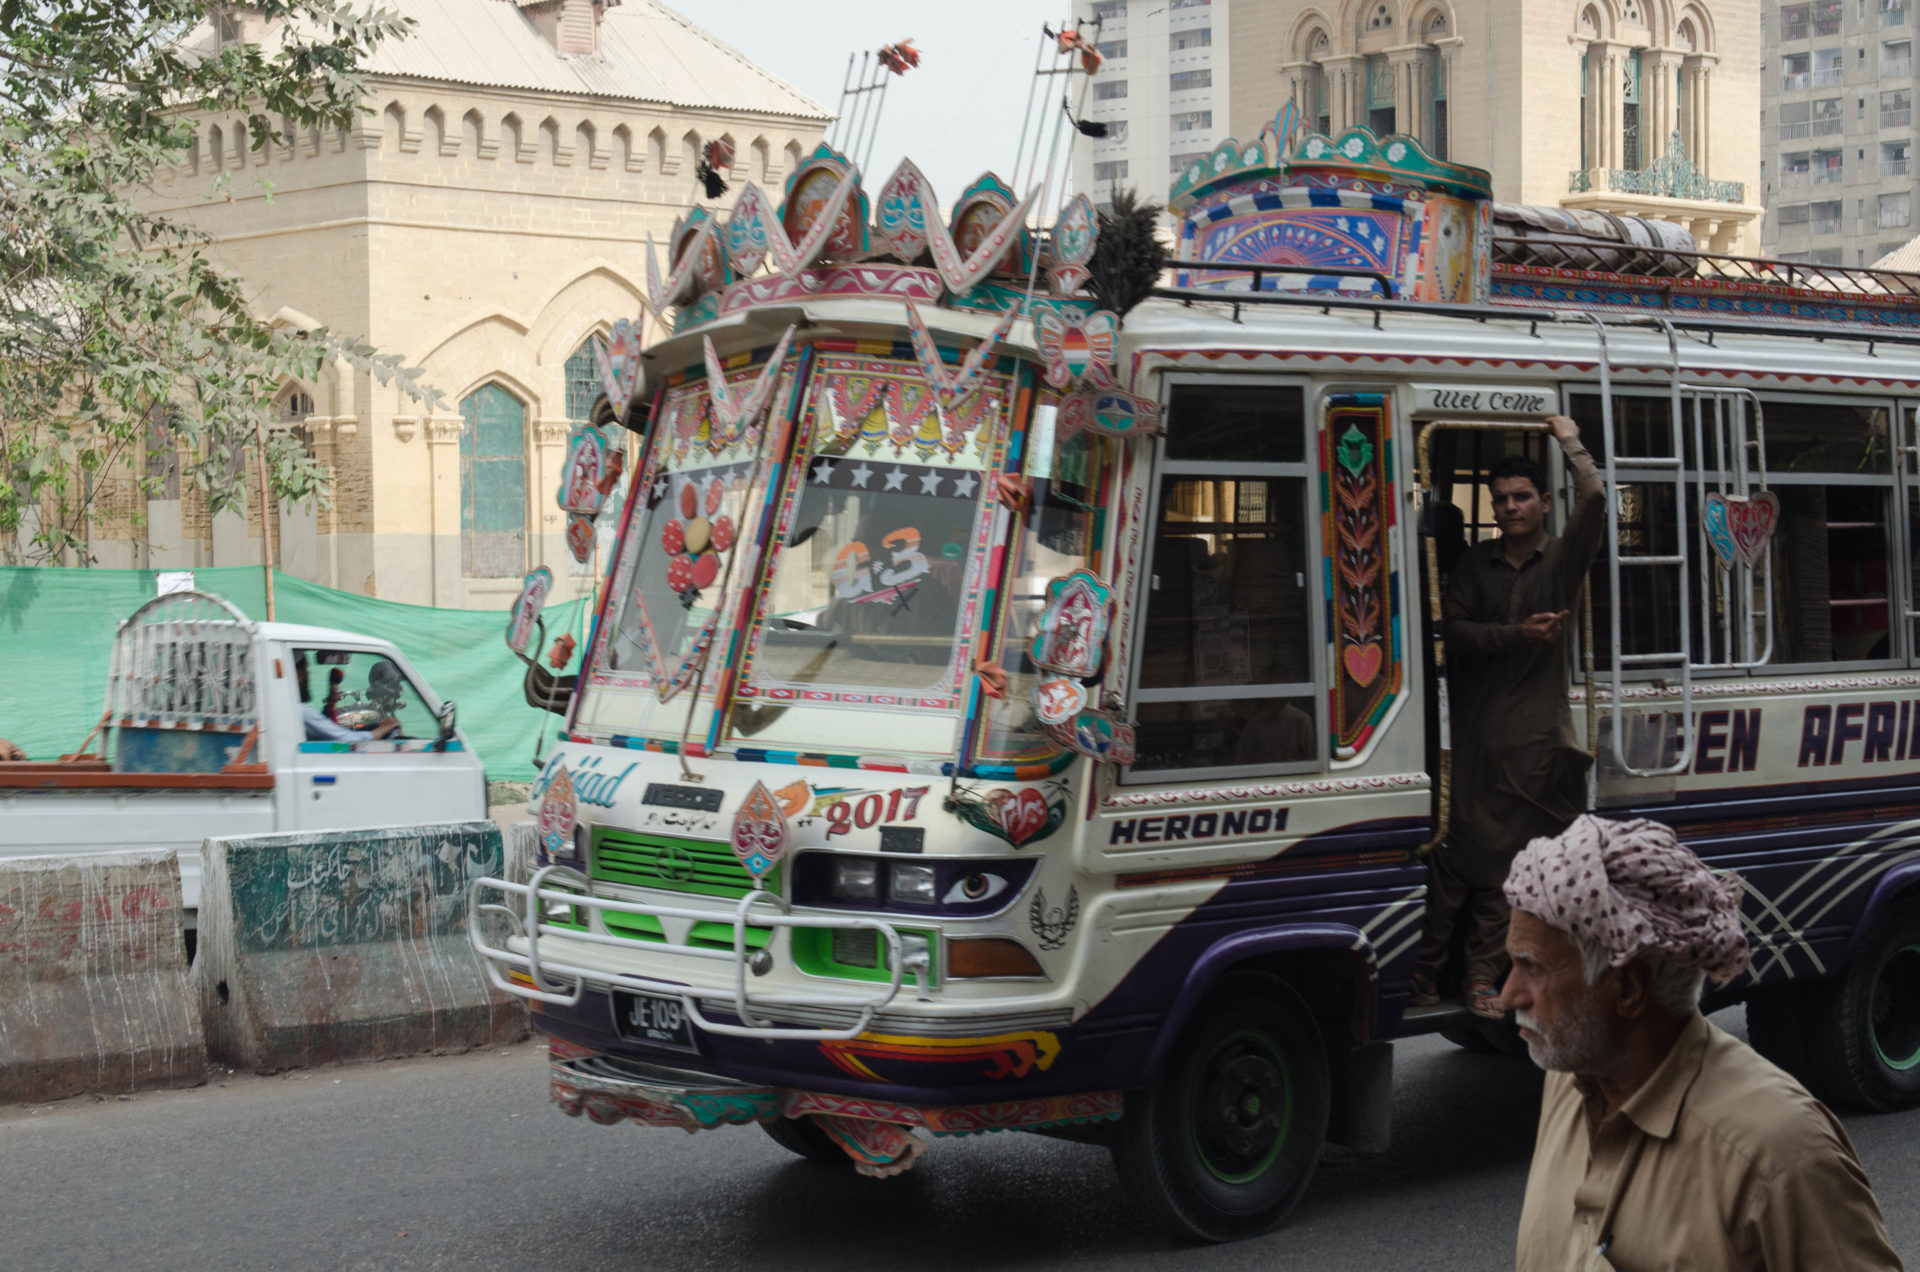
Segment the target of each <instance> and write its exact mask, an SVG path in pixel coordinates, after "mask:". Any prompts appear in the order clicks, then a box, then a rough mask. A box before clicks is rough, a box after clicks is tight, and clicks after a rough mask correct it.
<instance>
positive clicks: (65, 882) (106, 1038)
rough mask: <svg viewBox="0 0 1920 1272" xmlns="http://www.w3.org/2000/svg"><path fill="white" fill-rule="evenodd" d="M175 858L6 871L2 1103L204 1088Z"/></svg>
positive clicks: (1, 895)
mask: <svg viewBox="0 0 1920 1272" xmlns="http://www.w3.org/2000/svg"><path fill="white" fill-rule="evenodd" d="M183 923H184V920H183V918H182V914H181V908H180V862H179V859H178V858H176V857H175V856H174V854H173V853H171V852H159V853H135V852H127V853H99V854H95V853H89V854H87V855H86V856H85V857H83V858H79V859H73V858H66V857H18V858H14V859H12V860H8V861H0V1100H4V1101H8V1102H13V1101H19V1100H53V1099H59V1098H61V1097H63V1096H69V1095H79V1094H81V1093H82V1092H87V1091H102V1092H104V1091H112V1092H124V1091H138V1090H142V1089H147V1088H154V1087H188V1086H199V1085H200V1084H201V1083H203V1082H205V1081H206V1080H207V1047H206V1039H205V1037H204V1035H203V1034H202V1033H201V1029H200V1013H199V1010H198V1004H197V1002H196V1001H195V999H194V995H193V990H192V986H191V985H190V984H189V982H188V979H187V953H186V944H185V942H184V940H183V937H182V926H183Z"/></svg>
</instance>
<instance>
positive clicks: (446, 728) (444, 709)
mask: <svg viewBox="0 0 1920 1272" xmlns="http://www.w3.org/2000/svg"><path fill="white" fill-rule="evenodd" d="M453 715H454V706H453V703H451V702H443V703H441V704H440V711H439V713H438V715H437V717H436V718H437V719H438V720H439V721H440V738H439V740H438V741H436V742H435V743H434V744H433V749H434V750H436V751H444V750H446V749H447V743H449V742H451V741H452V740H453Z"/></svg>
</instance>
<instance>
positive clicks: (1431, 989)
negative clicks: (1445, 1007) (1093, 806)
mask: <svg viewBox="0 0 1920 1272" xmlns="http://www.w3.org/2000/svg"><path fill="white" fill-rule="evenodd" d="M1439 1005H1440V986H1439V985H1437V984H1436V983H1435V982H1434V978H1433V973H1432V972H1429V971H1426V970H1424V969H1422V970H1420V971H1416V972H1415V973H1414V974H1413V990H1412V992H1411V993H1409V994H1408V995H1407V1006H1409V1007H1438V1006H1439Z"/></svg>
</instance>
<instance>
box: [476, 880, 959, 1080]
mask: <svg viewBox="0 0 1920 1272" xmlns="http://www.w3.org/2000/svg"><path fill="white" fill-rule="evenodd" d="M550 880H551V881H553V882H554V883H557V884H560V885H563V886H559V887H548V886H547V885H548V882H549V881H550ZM591 887H592V881H591V880H589V879H588V878H587V876H586V875H584V874H581V873H580V872H579V871H577V870H573V869H571V868H569V867H566V866H543V867H541V868H540V869H539V870H537V871H536V872H535V873H534V875H533V877H532V878H531V879H529V880H528V881H527V882H525V883H512V882H509V881H508V880H505V879H496V878H491V877H489V878H484V879H476V880H474V882H473V884H472V886H471V889H470V890H469V893H468V897H467V902H468V904H467V939H468V940H469V942H471V944H472V945H473V949H474V952H475V953H477V954H478V955H479V956H480V959H481V961H482V963H483V964H484V965H485V966H486V969H487V978H488V979H489V980H491V981H492V982H493V984H494V986H495V988H497V989H500V990H502V991H504V992H505V993H509V994H513V995H515V996H517V997H520V998H526V999H530V1000H532V1001H535V1002H542V1003H553V1004H555V1005H557V1006H562V1007H571V1006H575V1005H576V1004H578V1003H579V1001H580V997H581V995H582V994H583V993H584V992H585V990H586V985H587V981H588V979H589V978H591V979H592V980H594V981H595V982H599V981H605V982H606V984H607V987H608V988H609V989H625V990H632V991H636V992H639V993H647V994H658V995H663V996H665V997H668V998H677V999H679V1000H680V1002H681V1004H682V1006H684V1007H685V1009H686V1012H687V1017H688V1019H689V1020H690V1021H691V1022H692V1023H693V1024H694V1025H695V1026H696V1027H698V1028H700V1029H703V1030H706V1031H707V1032H708V1033H715V1034H723V1035H726V1036H729V1037H735V1038H782V1039H788V1040H792V1041H801V1042H806V1041H820V1042H831V1041H843V1040H846V1039H849V1038H857V1037H859V1036H860V1035H861V1034H862V1033H864V1032H866V1029H867V1027H868V1025H870V1024H871V1023H872V1021H873V1017H874V1013H876V1012H878V1011H880V1010H881V1009H883V1008H885V1007H886V1006H887V1005H888V1004H890V1003H892V1002H893V1000H894V999H895V998H896V997H897V996H898V995H899V993H900V989H901V986H902V984H903V983H904V979H905V976H906V975H907V974H908V973H912V974H913V976H914V978H915V980H916V982H917V983H918V984H919V985H920V986H921V988H922V989H924V988H926V981H927V977H928V975H929V973H930V971H931V967H932V959H931V957H930V955H929V951H928V950H927V949H926V948H925V947H924V945H922V944H921V942H920V940H919V938H914V939H913V940H912V941H909V940H906V939H903V938H902V937H901V935H900V933H899V932H897V931H896V930H894V927H893V925H892V924H890V923H887V922H886V921H884V920H882V919H872V918H865V917H861V916H857V915H796V914H793V913H791V912H790V911H789V909H788V906H787V903H786V901H785V900H784V899H782V898H781V897H778V896H776V895H774V894H773V893H771V892H767V891H765V890H764V889H756V890H754V891H751V892H749V893H747V894H746V895H745V896H743V897H741V898H740V900H739V901H738V902H737V903H736V904H735V905H734V907H733V918H732V927H733V948H732V949H713V948H709V947H705V946H698V945H692V944H689V943H686V942H685V941H678V942H677V941H674V940H673V939H672V937H671V935H669V934H666V928H665V925H662V931H663V939H662V940H661V941H658V942H652V941H649V942H647V943H645V944H640V943H638V942H636V941H634V940H633V939H631V938H629V937H620V936H608V935H605V934H604V933H600V932H593V931H579V930H576V929H574V928H571V927H563V926H560V925H556V924H553V923H548V922H546V921H544V920H543V919H542V917H541V915H542V909H543V906H545V905H554V906H567V907H571V908H574V909H583V910H598V911H601V912H611V913H615V914H633V915H640V916H644V917H648V918H654V919H674V920H690V921H691V922H693V923H701V922H714V921H716V920H718V919H720V918H721V913H720V912H716V911H714V910H696V909H691V908H688V907H685V906H675V905H663V904H658V903H655V902H651V901H620V900H616V899H614V898H612V897H596V896H593V895H591V893H590V891H589V889H590V888H591ZM575 889H578V890H577V891H575ZM489 894H498V895H499V896H501V897H502V898H504V899H505V900H503V901H494V900H489V899H487V898H488V896H489ZM513 898H519V901H520V908H518V909H516V908H515V907H514V905H512V904H510V903H509V902H511V900H512V899H513ZM488 915H492V916H495V917H497V918H499V919H503V920H505V922H506V923H507V925H508V927H509V929H510V931H509V933H508V937H507V942H506V943H503V944H502V945H494V944H493V943H492V941H491V940H490V938H489V937H488V935H487V933H486V932H485V931H484V929H483V925H482V920H483V917H484V916H488ZM749 927H757V928H856V929H865V930H868V931H872V932H876V933H878V934H879V936H880V939H881V940H883V941H885V942H886V948H887V967H888V968H889V969H890V975H889V978H888V981H887V984H886V986H885V988H884V989H883V990H882V991H879V992H878V993H876V994H873V995H865V996H863V995H859V994H849V993H846V992H833V991H824V990H821V991H805V992H797V991H791V990H789V991H783V992H777V993H761V994H757V995H750V994H749V993H748V992H747V970H748V950H747V929H748V928H749ZM688 932H689V933H690V932H691V927H690V926H689V928H688ZM543 937H553V938H556V939H559V938H564V939H565V940H567V941H569V942H581V943H585V944H590V945H604V946H607V947H608V948H610V949H617V950H623V951H626V952H628V953H633V952H636V951H641V950H644V951H647V952H654V953H660V954H666V955H670V956H672V957H676V958H693V959H706V960H709V961H713V962H731V963H732V964H733V985H732V989H731V1003H730V1006H731V1009H732V1012H733V1014H734V1016H735V1017H737V1018H738V1019H739V1020H740V1021H741V1023H740V1024H737V1025H735V1024H727V1023H724V1022H722V1021H715V1020H710V1019H708V1018H707V1017H706V1016H705V1015H704V1014H703V1013H702V1012H701V1011H700V1006H699V1003H698V1001H697V997H696V994H695V991H693V990H692V989H690V988H689V987H688V986H686V985H684V984H680V983H677V982H674V981H669V980H663V979H656V978H652V977H647V976H639V975H634V974H632V973H626V972H613V971H604V970H600V969H594V968H586V967H579V966H576V965H574V964H572V963H568V962H566V961H564V959H562V958H559V957H548V956H546V955H543V953H542V951H541V948H540V947H541V940H542V938H543ZM515 939H518V940H521V941H524V942H525V944H526V952H525V953H520V952H518V951H516V950H513V949H511V948H507V944H509V943H511V942H512V941H513V940H515ZM504 968H518V969H520V970H521V971H522V972H524V973H525V974H526V977H527V979H528V980H530V981H531V982H532V984H531V985H522V984H517V983H515V982H514V981H512V980H511V979H509V978H508V977H506V976H505V975H503V974H502V969H504ZM705 996H707V997H709V998H716V999H719V1000H721V1001H726V1000H727V998H728V992H727V991H725V990H719V991H708V992H707V993H706V995H705ZM781 1006H788V1007H838V1008H842V1009H852V1010H854V1011H857V1012H858V1013H859V1016H858V1018H857V1019H856V1020H855V1021H854V1022H853V1023H852V1024H851V1025H848V1026H847V1027H845V1028H843V1029H796V1028H787V1027H783V1026H780V1025H776V1024H775V1023H774V1022H773V1021H771V1020H768V1019H764V1018H762V1017H760V1016H757V1015H755V1011H754V1009H755V1008H756V1007H758V1008H762V1009H764V1008H769V1007H781Z"/></svg>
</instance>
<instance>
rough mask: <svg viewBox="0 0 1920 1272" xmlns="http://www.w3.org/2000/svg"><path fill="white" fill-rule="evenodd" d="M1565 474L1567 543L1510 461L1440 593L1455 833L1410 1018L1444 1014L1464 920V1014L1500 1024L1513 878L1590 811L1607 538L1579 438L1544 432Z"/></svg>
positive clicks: (1569, 428)
mask: <svg viewBox="0 0 1920 1272" xmlns="http://www.w3.org/2000/svg"><path fill="white" fill-rule="evenodd" d="M1547 425H1548V427H1549V428H1550V429H1551V430H1552V431H1553V436H1554V440H1555V441H1557V442H1558V443H1559V444H1560V450H1561V453H1562V454H1563V455H1565V456H1566V461H1567V467H1568V469H1569V470H1571V472H1572V473H1573V492H1574V497H1573V507H1572V508H1571V509H1569V511H1568V516H1567V526H1566V533H1565V534H1563V535H1561V536H1560V537H1559V538H1555V537H1554V536H1552V535H1550V534H1548V533H1547V516H1548V514H1549V513H1550V512H1551V511H1552V509H1553V493H1552V491H1551V490H1550V489H1549V487H1548V483H1547V474H1546V470H1545V469H1544V468H1543V467H1541V465H1540V464H1538V463H1536V462H1535V461H1534V460H1533V459H1531V458H1529V457H1527V456H1525V455H1508V456H1507V457H1505V458H1504V459H1501V460H1499V461H1498V462H1496V463H1495V464H1494V465H1493V467H1492V469H1490V470H1489V471H1488V474H1487V494H1488V498H1489V502H1491V504H1492V505H1493V519H1494V523H1495V524H1496V525H1498V526H1499V527H1500V537H1499V538H1497V539H1489V540H1487V541H1485V542H1482V543H1476V544H1474V545H1473V546H1472V547H1470V548H1468V549H1467V550H1466V552H1465V553H1463V554H1462V555H1461V557H1460V560H1459V563H1458V564H1457V565H1456V566H1455V567H1454V570H1453V577H1452V579H1451V580H1450V581H1449V583H1448V585H1447V601H1446V622H1445V624H1444V626H1443V627H1442V635H1443V636H1444V637H1445V639H1446V642H1447V679H1448V689H1449V695H1448V696H1449V699H1450V708H1451V712H1452V718H1453V722H1452V737H1453V782H1452V787H1451V791H1450V797H1451V800H1452V818H1451V829H1450V831H1449V833H1448V835H1447V838H1446V839H1445V840H1444V841H1443V842H1442V843H1441V844H1439V845H1438V847H1436V848H1435V849H1434V852H1433V855H1432V858H1431V860H1430V861H1429V874H1428V882H1427V914H1426V929H1425V932H1424V934H1423V936H1422V939H1421V942H1420V961H1419V965H1418V967H1417V968H1416V970H1415V971H1414V977H1413V996H1412V1000H1411V1001H1412V1005H1414V1006H1416V1007H1425V1006H1432V1005H1433V1004H1435V1003H1437V1002H1439V1001H1440V994H1439V989H1440V983H1441V978H1442V974H1443V973H1444V971H1445V970H1446V962H1447V953H1448V948H1449V946H1450V945H1451V943H1452V939H1453V931H1454V926H1455V924H1456V923H1457V922H1459V920H1460V919H1461V917H1462V916H1463V915H1464V916H1465V919H1466V923H1467V931H1466V971H1465V974H1464V976H1463V977H1462V980H1461V984H1460V1001H1461V1002H1462V1003H1464V1004H1465V1005H1466V1007H1467V1009H1468V1010H1469V1011H1471V1012H1473V1013H1474V1014H1475V1015H1476V1016H1482V1017H1485V1018H1487V1019H1490V1020H1498V1019H1500V1017H1501V1015H1502V1014H1503V1013H1502V1010H1501V1007H1500V989H1499V986H1500V978H1501V977H1502V975H1503V974H1504V973H1505V970H1506V937H1507V903H1506V899H1505V898H1504V897H1503V896H1502V895H1501V892H1500V887H1501V884H1502V883H1504V882H1505V881H1506V877H1507V867H1508V866H1510V865H1511V864H1513V859H1514V856H1515V854H1517V853H1518V852H1519V851H1520V849H1521V848H1522V847H1524V846H1525V845H1526V843H1527V841H1528V840H1530V839H1534V838H1536V837H1538V836H1541V835H1557V834H1559V833H1560V832H1561V831H1563V830H1565V829H1566V828H1567V825H1568V823H1570V822H1571V821H1572V820H1573V819H1574V818H1575V817H1578V816H1579V815H1580V814H1581V813H1582V812H1584V811H1585V810H1586V802H1587V770H1588V769H1589V768H1590V767H1592V765H1593V757H1592V756H1590V755H1588V754H1587V753H1586V751H1585V750H1583V749H1582V748H1581V746H1580V742H1579V740H1578V738H1576V737H1575V735H1574V732H1573V713H1572V711H1571V710H1570V709H1569V708H1568V705H1567V686H1568V673H1569V670H1570V668H1571V666H1572V652H1573V623H1572V622H1571V621H1570V620H1571V619H1572V617H1573V615H1574V614H1575V613H1577V612H1578V611H1579V608H1580V594H1581V590H1582V589H1583V588H1584V587H1585V586H1586V579H1587V570H1588V568H1589V567H1590V566H1592V564H1593V559H1594V556H1595V554H1597V553H1598V552H1599V550H1600V542H1601V539H1602V538H1603V537H1604V535H1605V530H1606V491H1605V489H1604V487H1603V486H1602V484H1601V481H1600V474H1599V473H1598V472H1596V471H1595V469H1594V466H1593V457H1592V456H1591V455H1589V454H1587V448H1586V447H1584V446H1582V445H1581V444H1580V426H1579V425H1578V424H1575V423H1574V422H1573V421H1572V420H1570V419H1568V418H1567V417H1566V416H1564V415H1555V416H1552V417H1551V418H1549V419H1548V421H1547Z"/></svg>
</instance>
